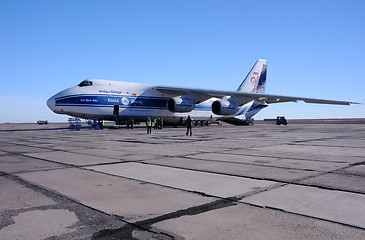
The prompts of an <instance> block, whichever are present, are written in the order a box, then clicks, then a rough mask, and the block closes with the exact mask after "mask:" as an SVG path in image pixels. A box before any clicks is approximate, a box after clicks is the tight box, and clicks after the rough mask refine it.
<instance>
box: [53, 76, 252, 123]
mask: <svg viewBox="0 0 365 240" xmlns="http://www.w3.org/2000/svg"><path fill="white" fill-rule="evenodd" d="M92 83H93V84H92V86H81V87H80V86H75V87H71V88H68V89H66V90H64V91H61V92H59V93H57V94H56V95H54V96H52V97H51V98H50V99H49V100H48V101H47V105H48V107H49V108H50V109H51V110H52V111H53V112H55V113H58V114H67V115H70V116H74V117H80V118H85V119H89V118H98V119H104V120H115V115H114V110H115V105H118V106H119V107H118V108H119V113H118V116H119V117H120V119H121V120H126V119H128V118H133V119H134V120H135V121H140V122H141V121H145V120H146V119H147V117H151V118H158V117H161V118H162V119H163V120H164V123H165V124H172V125H176V124H179V123H182V122H183V121H184V120H185V119H186V118H187V116H188V115H190V116H191V117H192V118H193V119H194V120H195V121H215V120H217V119H221V118H222V116H219V115H215V114H214V113H213V112H212V111H211V105H212V102H213V101H215V100H216V99H217V98H210V99H208V100H206V101H204V102H202V103H199V104H196V105H195V109H194V110H192V111H190V112H184V113H177V112H171V111H169V110H168V108H167V101H168V99H169V97H168V96H165V95H164V94H163V93H161V92H159V91H156V90H155V89H154V87H155V86H154V85H148V84H142V83H130V82H121V81H109V80H92ZM251 104H252V103H251ZM224 117H225V118H227V117H232V116H224Z"/></svg>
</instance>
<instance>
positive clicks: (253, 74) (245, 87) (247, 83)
mask: <svg viewBox="0 0 365 240" xmlns="http://www.w3.org/2000/svg"><path fill="white" fill-rule="evenodd" d="M266 72H267V65H266V60H265V59H259V60H257V62H256V63H255V65H254V66H253V67H252V69H251V71H250V72H249V73H248V75H247V76H246V78H245V80H243V82H242V83H241V85H240V86H239V87H238V89H237V91H238V92H248V93H265V85H266Z"/></svg>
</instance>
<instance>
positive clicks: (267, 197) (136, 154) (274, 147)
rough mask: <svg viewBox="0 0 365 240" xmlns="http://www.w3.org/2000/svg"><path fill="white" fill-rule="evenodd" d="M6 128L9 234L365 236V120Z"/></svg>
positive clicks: (2, 201) (2, 163)
mask: <svg viewBox="0 0 365 240" xmlns="http://www.w3.org/2000/svg"><path fill="white" fill-rule="evenodd" d="M193 130H194V135H193V137H187V136H185V129H184V128H165V129H163V130H155V131H153V132H152V134H151V135H146V134H145V129H144V128H143V127H136V128H135V129H133V130H126V129H105V130H103V131H94V130H90V129H87V128H83V129H81V131H68V130H67V125H65V124H50V125H48V126H38V125H32V124H24V125H21V124H14V125H12V124H2V125H0V191H1V195H0V219H1V222H0V239H14V238H24V236H27V239H47V238H51V239H141V240H143V239H344V238H346V239H362V238H363V236H364V234H365V231H364V230H365V217H364V216H365V214H364V213H363V209H365V188H364V182H365V180H364V179H365V171H364V169H365V150H364V149H365V141H364V140H365V125H361V124H358V125H351V124H343V125H334V124H327V125H300V124H298V125H288V126H276V125H255V126H249V127H236V126H229V125H223V126H211V127H202V128H194V129H193Z"/></svg>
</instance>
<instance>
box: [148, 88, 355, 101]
mask: <svg viewBox="0 0 365 240" xmlns="http://www.w3.org/2000/svg"><path fill="white" fill-rule="evenodd" d="M154 89H155V90H157V91H158V92H160V93H162V94H164V95H165V96H168V97H172V98H173V97H178V96H185V97H187V98H189V99H190V100H192V101H193V102H194V103H195V104H198V103H201V102H203V101H205V100H208V99H209V98H212V97H216V98H223V97H231V100H233V101H235V102H237V104H238V105H243V104H246V103H248V102H250V101H252V100H256V101H259V102H261V103H264V104H271V103H282V102H299V101H303V102H306V103H319V104H336V105H350V104H359V103H356V102H348V101H337V100H326V99H317V98H304V97H290V96H282V95H271V94H260V93H246V92H238V91H219V90H210V89H199V88H181V87H166V86H156V87H154Z"/></svg>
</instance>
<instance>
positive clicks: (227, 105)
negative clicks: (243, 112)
mask: <svg viewBox="0 0 365 240" xmlns="http://www.w3.org/2000/svg"><path fill="white" fill-rule="evenodd" d="M238 110H239V108H238V105H237V103H235V102H230V101H227V100H223V99H221V100H216V101H214V102H213V103H212V112H213V113H214V114H216V115H234V114H236V113H237V112H238Z"/></svg>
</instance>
